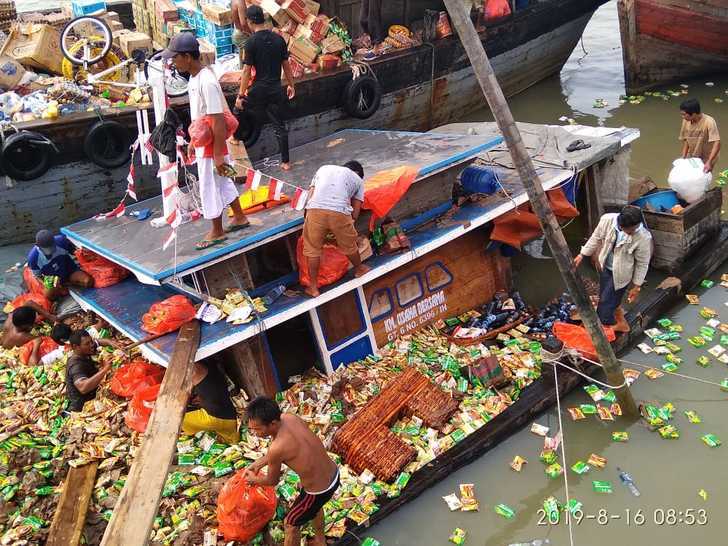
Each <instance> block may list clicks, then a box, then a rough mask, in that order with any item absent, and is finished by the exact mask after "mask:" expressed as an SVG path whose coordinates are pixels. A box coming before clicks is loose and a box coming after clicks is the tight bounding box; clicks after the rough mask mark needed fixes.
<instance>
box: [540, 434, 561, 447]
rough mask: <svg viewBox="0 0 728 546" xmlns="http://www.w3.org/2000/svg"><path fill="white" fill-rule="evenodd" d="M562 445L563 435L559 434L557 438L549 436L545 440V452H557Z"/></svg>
mask: <svg viewBox="0 0 728 546" xmlns="http://www.w3.org/2000/svg"><path fill="white" fill-rule="evenodd" d="M560 443H561V433H560V432H559V433H557V434H556V436H554V437H553V438H550V437H548V436H546V437H544V439H543V448H544V450H551V451H556V450H557V449H558V447H559V444H560Z"/></svg>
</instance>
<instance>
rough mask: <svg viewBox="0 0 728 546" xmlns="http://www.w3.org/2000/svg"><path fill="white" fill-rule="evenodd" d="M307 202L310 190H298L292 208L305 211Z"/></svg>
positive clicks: (294, 195) (292, 201)
mask: <svg viewBox="0 0 728 546" xmlns="http://www.w3.org/2000/svg"><path fill="white" fill-rule="evenodd" d="M306 201H308V190H304V189H302V188H296V193H294V194H293V199H292V200H291V208H292V209H293V210H303V209H304V207H305V206H306Z"/></svg>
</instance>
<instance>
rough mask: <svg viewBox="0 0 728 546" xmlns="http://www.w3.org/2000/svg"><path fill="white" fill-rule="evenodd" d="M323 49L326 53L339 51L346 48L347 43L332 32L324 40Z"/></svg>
mask: <svg viewBox="0 0 728 546" xmlns="http://www.w3.org/2000/svg"><path fill="white" fill-rule="evenodd" d="M321 49H322V50H323V52H324V53H338V52H339V51H344V50H345V49H346V44H345V43H344V42H343V40H342V39H341V38H339V37H338V36H337V35H336V34H331V35H330V36H327V37H326V38H324V39H323V40H322V42H321Z"/></svg>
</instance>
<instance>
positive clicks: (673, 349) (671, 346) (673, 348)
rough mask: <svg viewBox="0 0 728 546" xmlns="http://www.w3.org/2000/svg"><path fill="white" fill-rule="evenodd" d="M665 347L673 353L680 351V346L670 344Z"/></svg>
mask: <svg viewBox="0 0 728 546" xmlns="http://www.w3.org/2000/svg"><path fill="white" fill-rule="evenodd" d="M665 347H667V348H668V349H670V350H671V351H672V352H673V353H679V352H680V351H682V347H680V345H675V344H674V343H672V342H670V343H667V344H665Z"/></svg>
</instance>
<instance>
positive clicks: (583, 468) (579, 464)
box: [571, 461, 589, 475]
mask: <svg viewBox="0 0 728 546" xmlns="http://www.w3.org/2000/svg"><path fill="white" fill-rule="evenodd" d="M571 470H573V471H574V472H575V473H576V474H580V475H581V474H586V473H587V472H589V465H588V464H586V463H585V462H584V461H576V462H575V463H574V464H573V465H571Z"/></svg>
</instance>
